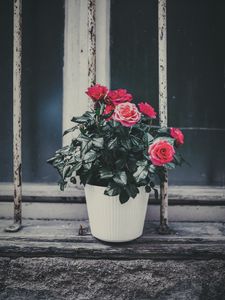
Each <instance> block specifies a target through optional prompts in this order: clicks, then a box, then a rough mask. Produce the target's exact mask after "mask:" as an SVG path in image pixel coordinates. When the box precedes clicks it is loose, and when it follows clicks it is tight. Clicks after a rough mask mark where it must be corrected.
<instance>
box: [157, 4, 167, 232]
mask: <svg viewBox="0 0 225 300" xmlns="http://www.w3.org/2000/svg"><path fill="white" fill-rule="evenodd" d="M158 49H159V50H158V51H159V119H160V126H161V127H167V24H166V0H158ZM160 199H161V205H160V232H161V233H168V232H169V227H168V174H166V178H165V181H164V182H162V183H161V185H160Z"/></svg>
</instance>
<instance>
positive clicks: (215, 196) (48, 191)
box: [0, 182, 225, 203]
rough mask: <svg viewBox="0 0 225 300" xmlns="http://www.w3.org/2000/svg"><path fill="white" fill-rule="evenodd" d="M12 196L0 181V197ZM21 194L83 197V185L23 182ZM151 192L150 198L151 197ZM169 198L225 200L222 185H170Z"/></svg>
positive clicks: (8, 184)
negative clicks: (66, 185)
mask: <svg viewBox="0 0 225 300" xmlns="http://www.w3.org/2000/svg"><path fill="white" fill-rule="evenodd" d="M8 196H13V184H12V183H0V197H1V198H3V197H8ZM23 196H24V197H29V196H31V197H40V198H41V197H49V198H53V199H54V197H61V198H68V197H84V190H83V187H82V186H81V187H75V186H71V187H68V188H66V189H65V191H64V192H62V191H60V189H59V186H58V185H57V184H41V183H27V182H24V183H23ZM153 197H154V196H153V194H151V195H150V198H152V199H153ZM169 198H170V199H173V200H180V201H182V200H199V201H205V200H207V201H212V203H213V201H218V200H222V201H224V200H225V188H224V187H219V186H218V187H216V186H215V187H211V186H170V189H169Z"/></svg>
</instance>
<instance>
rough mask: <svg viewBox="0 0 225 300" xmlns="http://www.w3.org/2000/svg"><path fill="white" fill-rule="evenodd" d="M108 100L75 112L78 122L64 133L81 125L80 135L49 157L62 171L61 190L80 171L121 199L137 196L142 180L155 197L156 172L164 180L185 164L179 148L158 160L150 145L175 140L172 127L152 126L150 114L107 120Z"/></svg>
mask: <svg viewBox="0 0 225 300" xmlns="http://www.w3.org/2000/svg"><path fill="white" fill-rule="evenodd" d="M105 105H106V104H105V103H104V101H99V102H98V104H97V105H95V107H94V108H93V109H92V110H91V111H87V112H85V113H84V114H83V115H82V116H80V117H73V118H72V120H71V121H72V122H74V123H75V124H76V125H75V126H73V127H72V128H71V129H68V130H66V131H65V132H64V134H68V133H70V134H71V132H73V131H76V130H78V131H79V134H78V136H77V137H76V138H72V140H71V144H70V145H68V146H66V147H63V148H62V149H59V150H57V151H56V153H55V155H54V156H53V157H52V158H50V159H49V160H48V161H47V162H48V163H50V164H51V165H52V166H53V167H55V168H56V169H57V170H58V172H59V175H60V178H61V180H60V183H59V184H60V188H61V190H64V188H65V187H66V185H67V183H68V182H72V183H74V184H76V176H78V177H79V178H80V182H81V183H82V184H84V185H85V184H87V183H89V184H93V185H99V186H105V194H106V195H108V196H115V195H119V199H120V202H121V203H125V202H127V201H128V200H129V198H130V197H132V198H135V197H136V195H137V194H138V193H139V189H138V188H139V187H140V186H145V190H146V192H151V191H152V190H153V191H154V193H155V197H156V198H157V197H158V192H157V190H156V189H155V184H154V181H155V179H156V177H158V178H159V180H160V181H163V180H165V172H166V171H167V169H172V168H174V167H175V166H176V165H181V163H182V161H183V159H182V157H181V156H180V155H178V154H176V155H174V160H173V161H172V162H170V163H167V164H165V165H164V166H155V165H153V163H152V161H151V159H150V157H149V155H148V148H149V146H150V145H151V144H153V143H154V142H155V141H157V140H167V142H168V143H170V144H172V145H175V139H174V138H172V137H171V136H170V133H169V129H167V128H160V129H159V128H156V127H152V126H151V120H150V119H149V118H147V117H146V116H143V115H142V117H141V120H140V121H139V122H138V123H137V124H135V125H133V126H131V127H124V126H123V125H122V124H120V123H119V122H116V121H115V120H113V119H111V120H107V118H109V117H110V116H112V113H113V112H111V113H109V114H107V115H104V113H103V112H104V108H105Z"/></svg>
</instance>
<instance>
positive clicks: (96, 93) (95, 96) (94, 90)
mask: <svg viewBox="0 0 225 300" xmlns="http://www.w3.org/2000/svg"><path fill="white" fill-rule="evenodd" d="M107 92H108V89H107V87H106V86H103V85H100V84H96V85H94V86H91V87H89V88H88V89H87V91H86V92H85V93H86V94H87V95H88V96H89V97H91V99H92V100H93V101H99V100H102V99H104V98H105V96H106V94H107Z"/></svg>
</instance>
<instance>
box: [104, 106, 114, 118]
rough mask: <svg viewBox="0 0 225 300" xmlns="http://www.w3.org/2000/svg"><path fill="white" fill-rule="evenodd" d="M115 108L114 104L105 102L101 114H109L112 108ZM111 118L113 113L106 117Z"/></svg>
mask: <svg viewBox="0 0 225 300" xmlns="http://www.w3.org/2000/svg"><path fill="white" fill-rule="evenodd" d="M114 109H115V105H114V104H106V107H105V109H104V111H103V115H108V114H110V113H111V112H112V111H113V110H114ZM112 118H113V114H112V115H111V116H110V117H109V118H107V119H106V121H109V120H111V119H112Z"/></svg>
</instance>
